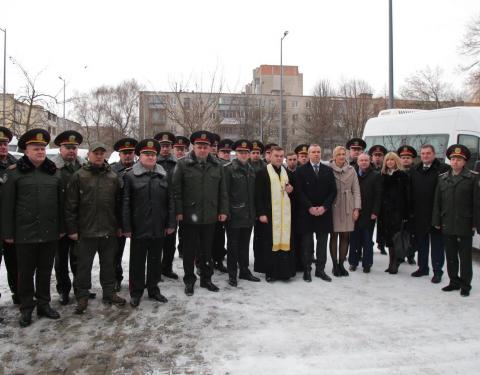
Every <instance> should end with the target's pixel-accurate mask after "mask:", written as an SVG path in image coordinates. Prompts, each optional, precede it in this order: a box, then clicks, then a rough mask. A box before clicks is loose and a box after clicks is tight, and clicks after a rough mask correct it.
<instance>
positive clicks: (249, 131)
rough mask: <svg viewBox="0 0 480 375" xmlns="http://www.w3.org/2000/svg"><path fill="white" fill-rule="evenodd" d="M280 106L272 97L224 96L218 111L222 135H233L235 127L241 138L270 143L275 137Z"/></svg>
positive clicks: (251, 95)
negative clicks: (274, 131)
mask: <svg viewBox="0 0 480 375" xmlns="http://www.w3.org/2000/svg"><path fill="white" fill-rule="evenodd" d="M278 113H279V112H278V105H277V103H276V101H275V100H274V99H272V98H271V97H270V96H268V97H267V96H263V95H253V94H234V95H228V96H227V95H224V96H222V100H221V103H220V105H219V109H218V115H219V117H220V125H219V130H220V133H223V132H225V130H227V131H226V132H228V133H231V132H232V131H231V130H229V131H228V128H229V127H231V126H235V127H236V130H235V131H234V132H238V134H239V136H241V137H244V138H247V139H260V140H261V141H267V142H269V141H270V140H271V138H272V136H273V124H274V120H275V119H276V118H277V117H278Z"/></svg>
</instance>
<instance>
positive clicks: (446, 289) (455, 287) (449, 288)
mask: <svg viewBox="0 0 480 375" xmlns="http://www.w3.org/2000/svg"><path fill="white" fill-rule="evenodd" d="M442 290H443V291H444V292H451V291H453V290H460V287H459V286H458V285H454V284H448V285H447V286H444V287H443V288H442Z"/></svg>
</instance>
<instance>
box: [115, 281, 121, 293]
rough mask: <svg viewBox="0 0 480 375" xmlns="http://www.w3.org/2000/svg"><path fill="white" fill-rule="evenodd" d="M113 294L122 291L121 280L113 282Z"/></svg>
mask: <svg viewBox="0 0 480 375" xmlns="http://www.w3.org/2000/svg"><path fill="white" fill-rule="evenodd" d="M114 289H115V292H117V293H118V292H120V291H121V290H122V280H116V281H115V287H114Z"/></svg>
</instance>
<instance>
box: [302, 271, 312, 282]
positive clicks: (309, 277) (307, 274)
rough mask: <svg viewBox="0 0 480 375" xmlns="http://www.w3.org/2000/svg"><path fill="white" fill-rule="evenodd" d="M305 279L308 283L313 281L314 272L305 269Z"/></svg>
mask: <svg viewBox="0 0 480 375" xmlns="http://www.w3.org/2000/svg"><path fill="white" fill-rule="evenodd" d="M303 280H305V281H306V282H307V283H311V282H312V273H311V271H303Z"/></svg>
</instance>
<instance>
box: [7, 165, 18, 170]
mask: <svg viewBox="0 0 480 375" xmlns="http://www.w3.org/2000/svg"><path fill="white" fill-rule="evenodd" d="M7 169H10V170H13V169H17V164H12V165H9V166H8V168H7Z"/></svg>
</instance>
